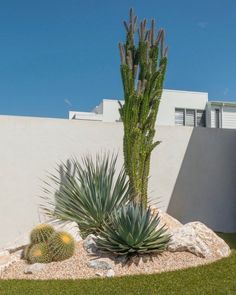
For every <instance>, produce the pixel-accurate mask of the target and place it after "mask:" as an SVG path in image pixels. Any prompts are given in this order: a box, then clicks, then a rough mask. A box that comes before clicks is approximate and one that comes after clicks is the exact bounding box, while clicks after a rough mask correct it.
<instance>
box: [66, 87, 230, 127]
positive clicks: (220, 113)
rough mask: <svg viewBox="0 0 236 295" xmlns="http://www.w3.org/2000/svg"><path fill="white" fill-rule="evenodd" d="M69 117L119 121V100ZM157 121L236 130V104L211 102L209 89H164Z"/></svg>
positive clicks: (161, 124)
mask: <svg viewBox="0 0 236 295" xmlns="http://www.w3.org/2000/svg"><path fill="white" fill-rule="evenodd" d="M120 102H121V103H124V102H123V101H120ZM69 119H76V120H90V121H102V122H119V121H120V114H119V103H118V100H115V99H103V100H102V102H101V103H100V104H99V105H98V106H96V107H95V108H94V109H93V110H92V111H91V112H80V111H79V112H76V111H71V112H69ZM156 124H157V125H158V126H189V127H208V128H227V129H236V103H233V102H223V101H209V100H208V93H207V92H193V91H180V90H167V89H164V90H163V94H162V99H161V102H160V107H159V112H158V116H157V122H156Z"/></svg>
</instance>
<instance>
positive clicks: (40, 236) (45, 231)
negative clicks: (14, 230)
mask: <svg viewBox="0 0 236 295" xmlns="http://www.w3.org/2000/svg"><path fill="white" fill-rule="evenodd" d="M54 232H55V230H54V228H53V227H52V226H51V225H49V224H39V225H37V226H36V227H35V228H34V229H33V230H32V231H31V234H30V241H31V243H32V244H38V243H43V242H47V241H48V239H49V238H50V236H51V235H52V234H53V233H54Z"/></svg>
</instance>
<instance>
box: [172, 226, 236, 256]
mask: <svg viewBox="0 0 236 295" xmlns="http://www.w3.org/2000/svg"><path fill="white" fill-rule="evenodd" d="M170 233H171V235H172V237H171V240H170V243H169V245H168V248H167V249H168V251H171V252H182V251H188V252H191V253H193V254H195V255H196V256H199V257H204V258H216V259H217V258H223V257H227V256H229V255H230V253H231V251H230V248H229V246H228V245H227V244H226V243H225V241H224V240H222V239H221V238H220V237H219V236H217V235H216V234H215V233H214V232H213V231H212V230H211V229H209V228H208V227H207V226H206V225H204V224H203V223H201V222H198V221H195V222H189V223H187V224H185V225H183V226H181V227H177V228H175V229H172V230H170Z"/></svg>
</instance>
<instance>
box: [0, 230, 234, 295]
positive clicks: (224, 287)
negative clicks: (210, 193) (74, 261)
mask: <svg viewBox="0 0 236 295" xmlns="http://www.w3.org/2000/svg"><path fill="white" fill-rule="evenodd" d="M219 235H220V236H221V237H222V238H224V239H225V240H226V242H227V243H229V245H230V246H231V248H232V249H233V253H232V255H231V256H230V257H228V258H225V259H222V260H220V261H218V262H215V263H213V264H211V265H206V266H200V267H196V268H190V269H187V270H182V271H175V272H168V273H162V274H156V275H141V276H130V277H121V278H112V279H92V280H77V281H1V282H0V295H21V294H26V295H38V294H46V295H60V294H63V295H74V294H76V295H77V294H86V295H89V294H94V295H95V294H96V295H97V294H104V295H106V294H109V295H113V294H121V295H126V294H142V295H144V294H157V295H161V294H163V295H171V294H177V295H185V294H186V295H191V294H197V295H198V294H202V295H205V294H210V295H215V294H232V295H233V294H236V234H219Z"/></svg>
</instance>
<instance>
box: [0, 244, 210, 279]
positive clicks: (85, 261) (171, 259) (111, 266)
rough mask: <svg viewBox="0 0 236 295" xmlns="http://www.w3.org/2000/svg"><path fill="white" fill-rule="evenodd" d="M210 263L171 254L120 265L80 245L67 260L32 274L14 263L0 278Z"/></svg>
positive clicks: (124, 271) (73, 276) (136, 271)
mask: <svg viewBox="0 0 236 295" xmlns="http://www.w3.org/2000/svg"><path fill="white" fill-rule="evenodd" d="M214 260H216V259H213V258H201V257H197V256H196V255H194V254H192V253H188V252H175V253H171V252H168V251H165V252H163V253H162V254H159V255H143V256H141V257H135V258H132V259H130V260H129V261H124V260H123V259H117V258H115V257H114V256H108V255H99V256H94V255H91V254H89V253H87V251H86V250H85V249H84V247H83V241H80V242H78V243H77V244H76V251H75V254H74V256H73V257H71V258H69V259H67V260H64V261H60V262H51V263H48V264H43V267H42V268H39V269H36V270H34V271H33V273H25V272H27V269H28V268H29V266H30V265H29V264H27V262H26V261H25V260H22V259H18V261H15V262H13V263H12V264H11V265H10V266H9V267H7V268H6V270H5V271H3V272H2V274H1V275H0V278H1V279H4V280H6V279H34V280H50V279H82V278H96V277H106V276H124V275H134V274H152V273H160V272H166V271H173V270H177V269H183V268H188V267H193V266H198V265H203V264H207V263H210V262H212V261H214ZM91 261H92V262H95V263H96V262H97V261H98V262H99V263H100V261H102V262H104V263H103V266H102V268H100V266H98V267H99V268H93V267H91V266H89V264H91ZM100 265H101V263H100ZM95 267H96V265H95ZM111 270H112V271H111Z"/></svg>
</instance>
